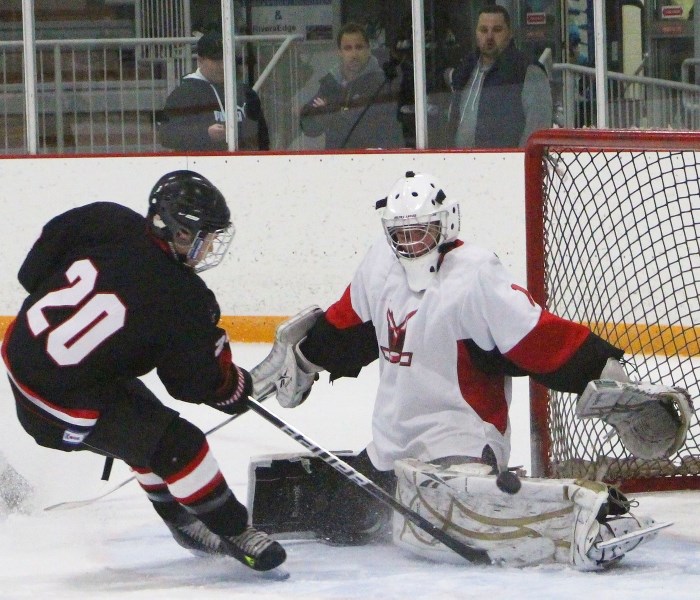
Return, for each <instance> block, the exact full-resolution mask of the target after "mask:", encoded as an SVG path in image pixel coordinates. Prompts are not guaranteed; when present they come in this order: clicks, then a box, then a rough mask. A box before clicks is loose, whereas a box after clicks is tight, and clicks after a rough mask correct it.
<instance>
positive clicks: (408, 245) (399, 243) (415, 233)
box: [382, 211, 447, 260]
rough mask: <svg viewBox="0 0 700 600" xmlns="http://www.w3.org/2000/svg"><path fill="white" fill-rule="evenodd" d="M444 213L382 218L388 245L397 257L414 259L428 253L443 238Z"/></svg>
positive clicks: (444, 231) (441, 241) (444, 227)
mask: <svg viewBox="0 0 700 600" xmlns="http://www.w3.org/2000/svg"><path fill="white" fill-rule="evenodd" d="M446 216H447V215H446V213H445V211H441V212H439V213H435V214H433V215H426V216H423V217H410V218H402V217H395V218H393V219H382V225H383V227H384V233H385V234H386V238H387V241H388V242H389V246H391V249H392V250H393V251H394V254H395V255H396V256H397V257H398V258H403V259H408V260H412V259H416V258H420V257H421V256H425V255H426V254H429V253H430V252H432V251H433V250H435V249H436V248H437V247H438V246H439V245H440V244H442V243H443V241H444V240H445V234H446Z"/></svg>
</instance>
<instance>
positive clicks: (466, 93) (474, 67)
mask: <svg viewBox="0 0 700 600" xmlns="http://www.w3.org/2000/svg"><path fill="white" fill-rule="evenodd" d="M476 46H477V51H476V53H475V54H473V55H472V56H469V57H468V58H467V59H466V60H465V61H464V62H463V63H462V64H461V65H460V66H459V67H457V68H456V69H448V70H447V72H446V73H445V76H446V79H447V81H448V83H449V84H450V85H451V87H452V91H453V94H452V102H451V105H450V111H449V118H448V139H451V140H453V143H454V146H456V147H458V148H514V147H523V146H525V143H526V142H527V138H528V137H530V134H532V133H533V132H534V131H536V130H538V129H545V128H548V127H551V126H552V112H553V108H552V92H551V88H550V85H549V80H548V79H547V74H546V73H545V70H544V68H543V67H542V65H541V64H540V63H539V62H532V61H529V60H528V59H527V58H526V57H525V55H524V54H523V53H522V52H520V51H519V50H518V49H517V48H516V47H515V44H514V42H513V39H512V33H511V29H510V15H509V14H508V11H506V9H505V8H503V7H502V6H498V5H492V6H488V7H486V8H483V9H482V10H481V11H480V12H479V20H478V22H477V28H476Z"/></svg>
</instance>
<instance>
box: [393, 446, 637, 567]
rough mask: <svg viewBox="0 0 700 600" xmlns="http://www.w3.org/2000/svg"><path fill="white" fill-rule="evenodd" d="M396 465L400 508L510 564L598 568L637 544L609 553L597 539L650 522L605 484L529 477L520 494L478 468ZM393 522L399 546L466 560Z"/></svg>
mask: <svg viewBox="0 0 700 600" xmlns="http://www.w3.org/2000/svg"><path fill="white" fill-rule="evenodd" d="M394 468H395V472H396V474H397V478H398V483H397V499H398V500H399V501H400V502H401V503H402V504H404V505H405V506H408V507H409V508H411V509H412V510H414V511H416V512H418V513H419V514H420V515H421V516H423V517H424V518H426V519H427V520H428V521H430V522H431V523H433V524H435V525H437V526H439V527H440V528H441V529H443V530H444V531H446V532H447V533H449V534H450V535H452V536H453V537H455V538H457V539H459V540H461V541H463V542H464V543H465V544H467V545H469V546H471V547H474V548H477V549H483V550H486V551H487V552H488V554H489V557H490V558H491V560H492V561H493V562H494V563H497V564H503V565H506V566H517V567H521V566H527V565H533V564H543V563H552V562H558V563H567V564H572V565H573V566H575V567H577V568H579V569H584V570H592V569H600V568H602V567H603V566H605V565H606V564H608V563H609V562H610V561H614V560H617V559H619V557H620V556H622V554H624V553H625V552H628V551H629V550H631V549H633V548H634V547H635V546H636V545H637V542H633V543H632V542H625V543H623V544H621V545H620V547H619V548H617V550H612V549H605V550H604V551H601V550H599V549H597V548H596V547H595V544H596V543H597V542H599V541H601V540H603V539H609V538H610V537H614V536H613V535H612V533H611V532H615V531H621V530H622V529H624V528H627V529H629V530H630V531H631V530H633V529H634V528H635V527H637V528H639V527H642V526H644V525H643V524H645V523H648V522H649V521H647V520H641V519H637V518H636V517H633V516H632V515H629V514H624V513H625V512H626V507H627V506H628V505H629V504H628V503H627V501H626V499H624V497H620V496H619V495H615V496H614V497H613V498H611V495H610V490H609V488H608V487H607V486H606V485H605V484H603V483H598V482H589V481H583V480H577V481H574V480H570V479H558V480H556V479H528V478H524V479H523V480H522V487H521V489H520V491H518V492H517V493H516V494H508V493H505V492H503V491H501V490H500V489H499V488H498V486H497V484H496V477H495V476H493V475H485V474H484V473H479V472H478V471H475V469H474V465H457V466H451V467H440V466H437V465H432V464H426V463H422V462H420V461H417V460H412V459H411V460H400V461H396V463H395V466H394ZM601 522H602V524H601ZM635 523H636V524H637V525H636V526H635ZM393 525H394V527H393V538H394V543H395V544H397V545H398V546H400V547H402V548H405V549H407V550H409V551H410V552H413V553H415V554H418V555H420V556H423V557H425V558H429V559H432V560H437V561H440V562H460V563H461V562H462V561H460V560H459V558H460V557H459V556H458V555H457V554H455V553H454V552H452V551H451V550H449V549H448V548H447V547H445V546H443V545H442V544H440V543H439V542H437V541H436V540H434V539H433V538H432V537H431V536H430V535H428V534H427V533H425V532H423V531H422V530H420V529H418V528H417V527H415V526H414V525H413V524H412V523H411V522H410V521H408V520H406V519H404V518H403V517H402V516H401V515H399V514H398V513H396V514H394V521H393ZM606 531H607V533H606Z"/></svg>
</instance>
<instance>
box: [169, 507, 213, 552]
mask: <svg viewBox="0 0 700 600" xmlns="http://www.w3.org/2000/svg"><path fill="white" fill-rule="evenodd" d="M165 524H166V525H167V526H168V529H169V530H170V533H171V534H172V536H173V538H174V539H175V541H176V542H177V543H178V544H179V545H180V546H182V547H183V548H186V549H187V550H189V551H190V552H192V554H195V555H197V556H206V555H211V554H222V552H221V538H220V537H219V536H218V535H216V534H215V533H214V532H212V531H210V530H209V528H208V527H207V526H206V525H205V524H204V523H202V522H201V521H200V520H199V519H198V518H197V517H195V516H194V515H191V514H189V513H187V512H185V511H182V513H180V514H179V515H178V519H177V521H176V522H173V521H168V520H166V521H165Z"/></svg>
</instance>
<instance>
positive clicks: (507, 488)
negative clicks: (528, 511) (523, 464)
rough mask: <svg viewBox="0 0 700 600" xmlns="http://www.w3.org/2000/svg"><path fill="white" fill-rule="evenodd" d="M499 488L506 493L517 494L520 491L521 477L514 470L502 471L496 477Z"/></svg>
mask: <svg viewBox="0 0 700 600" xmlns="http://www.w3.org/2000/svg"><path fill="white" fill-rule="evenodd" d="M496 485H497V486H498V489H499V490H501V491H502V492H505V493H506V494H517V493H518V492H519V491H520V487H521V485H522V484H521V483H520V478H519V477H518V476H517V475H516V474H515V473H513V471H501V472H500V473H499V474H498V477H496Z"/></svg>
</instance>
